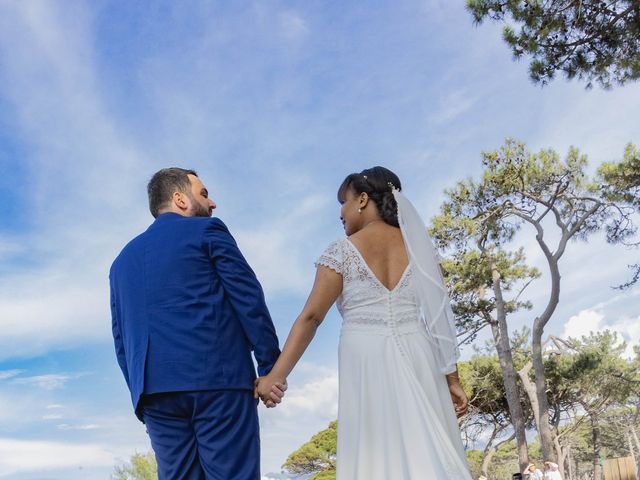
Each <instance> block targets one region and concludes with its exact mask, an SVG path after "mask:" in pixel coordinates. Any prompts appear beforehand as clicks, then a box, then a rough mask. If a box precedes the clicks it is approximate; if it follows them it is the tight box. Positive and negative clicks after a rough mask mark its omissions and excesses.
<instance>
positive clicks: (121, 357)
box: [109, 275, 129, 386]
mask: <svg viewBox="0 0 640 480" xmlns="http://www.w3.org/2000/svg"><path fill="white" fill-rule="evenodd" d="M109 289H110V291H111V302H110V303H111V330H112V332H113V342H114V344H115V347H116V357H117V359H118V365H120V370H122V374H123V375H124V379H125V381H126V382H127V386H129V370H128V369H127V358H126V356H125V353H124V342H123V340H122V330H121V329H120V322H119V320H118V306H117V305H116V295H115V291H114V286H113V279H112V278H111V275H109Z"/></svg>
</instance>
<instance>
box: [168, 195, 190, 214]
mask: <svg viewBox="0 0 640 480" xmlns="http://www.w3.org/2000/svg"><path fill="white" fill-rule="evenodd" d="M171 199H172V200H173V203H174V205H175V206H176V207H178V208H179V209H180V210H187V209H188V208H189V204H188V203H187V196H186V195H185V194H184V193H182V192H173V196H172V197H171Z"/></svg>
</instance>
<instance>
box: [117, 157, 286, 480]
mask: <svg viewBox="0 0 640 480" xmlns="http://www.w3.org/2000/svg"><path fill="white" fill-rule="evenodd" d="M147 190H148V194H149V208H150V210H151V214H152V215H153V216H154V217H155V218H156V220H155V222H153V223H152V224H151V226H150V227H149V228H148V229H147V230H146V231H145V232H144V233H142V234H140V235H139V236H137V237H136V238H134V239H133V240H132V241H131V242H129V243H128V244H127V245H126V246H125V247H124V249H123V250H122V252H121V253H120V255H118V257H117V258H116V259H115V261H114V262H113V265H112V267H111V271H110V274H109V282H110V287H111V316H112V327H113V338H114V342H115V348H116V356H117V358H118V363H119V365H120V368H121V369H122V373H123V374H124V378H125V380H126V382H127V386H128V387H129V390H130V391H131V399H132V401H133V406H134V409H135V412H136V415H137V416H138V418H139V419H140V420H141V421H142V422H144V423H145V424H146V426H147V431H148V432H149V436H150V438H151V444H152V446H153V449H154V451H155V454H156V458H157V461H158V473H159V478H160V480H164V479H171V480H173V479H176V480H178V479H180V480H183V479H188V480H191V479H193V480H196V479H198V480H199V479H204V478H205V477H206V478H207V479H216V480H248V479H259V478H260V466H259V463H260V440H259V428H258V416H257V408H256V407H257V400H256V399H255V398H254V393H253V388H254V380H255V378H256V373H255V368H254V364H253V360H252V358H251V351H252V350H253V353H254V356H255V359H256V361H257V364H258V373H259V375H260V376H263V375H266V374H267V373H268V372H269V371H270V370H271V368H272V367H273V364H274V363H275V361H276V359H277V357H278V355H279V354H280V350H279V348H278V338H277V337H276V333H275V329H274V327H273V323H272V322H271V317H270V316H269V311H268V310H267V306H266V305H265V301H264V295H263V292H262V288H261V286H260V284H259V283H258V280H257V279H256V276H255V275H254V273H253V271H252V270H251V268H250V267H249V265H248V264H247V262H246V260H245V259H244V257H243V256H242V254H241V253H240V250H239V249H238V246H237V245H236V242H235V241H234V239H233V237H232V236H231V234H230V233H229V231H228V230H227V227H226V226H225V225H224V223H222V221H220V220H219V219H217V218H210V217H211V214H212V212H213V209H214V208H216V204H215V203H214V202H213V200H211V199H210V198H209V195H208V192H207V189H206V188H205V186H204V185H203V183H202V182H201V181H200V179H199V178H198V176H197V174H196V172H194V171H193V170H183V169H181V168H166V169H163V170H160V171H159V172H157V173H156V174H155V175H154V176H153V178H152V179H151V181H150V182H149V185H148V187H147ZM283 390H284V388H283ZM281 396H282V392H280V391H277V394H276V393H273V394H272V399H273V402H274V403H272V404H271V406H273V405H275V403H278V402H279V401H280V397H281Z"/></svg>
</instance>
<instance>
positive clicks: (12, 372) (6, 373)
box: [0, 369, 24, 380]
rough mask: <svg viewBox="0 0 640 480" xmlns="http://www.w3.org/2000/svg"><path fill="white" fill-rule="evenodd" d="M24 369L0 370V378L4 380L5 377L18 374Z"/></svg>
mask: <svg viewBox="0 0 640 480" xmlns="http://www.w3.org/2000/svg"><path fill="white" fill-rule="evenodd" d="M23 371H24V370H18V369H13V370H0V380H6V379H7V378H12V377H15V376H17V375H20V374H21V373H22V372H23Z"/></svg>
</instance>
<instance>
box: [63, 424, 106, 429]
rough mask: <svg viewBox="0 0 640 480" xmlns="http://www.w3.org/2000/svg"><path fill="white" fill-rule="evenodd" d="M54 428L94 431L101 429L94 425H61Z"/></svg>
mask: <svg viewBox="0 0 640 480" xmlns="http://www.w3.org/2000/svg"><path fill="white" fill-rule="evenodd" d="M56 428H58V429H59V430H95V429H97V428H101V427H100V425H97V424H95V423H85V424H81V425H70V424H68V423H61V424H59V425H56Z"/></svg>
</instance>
